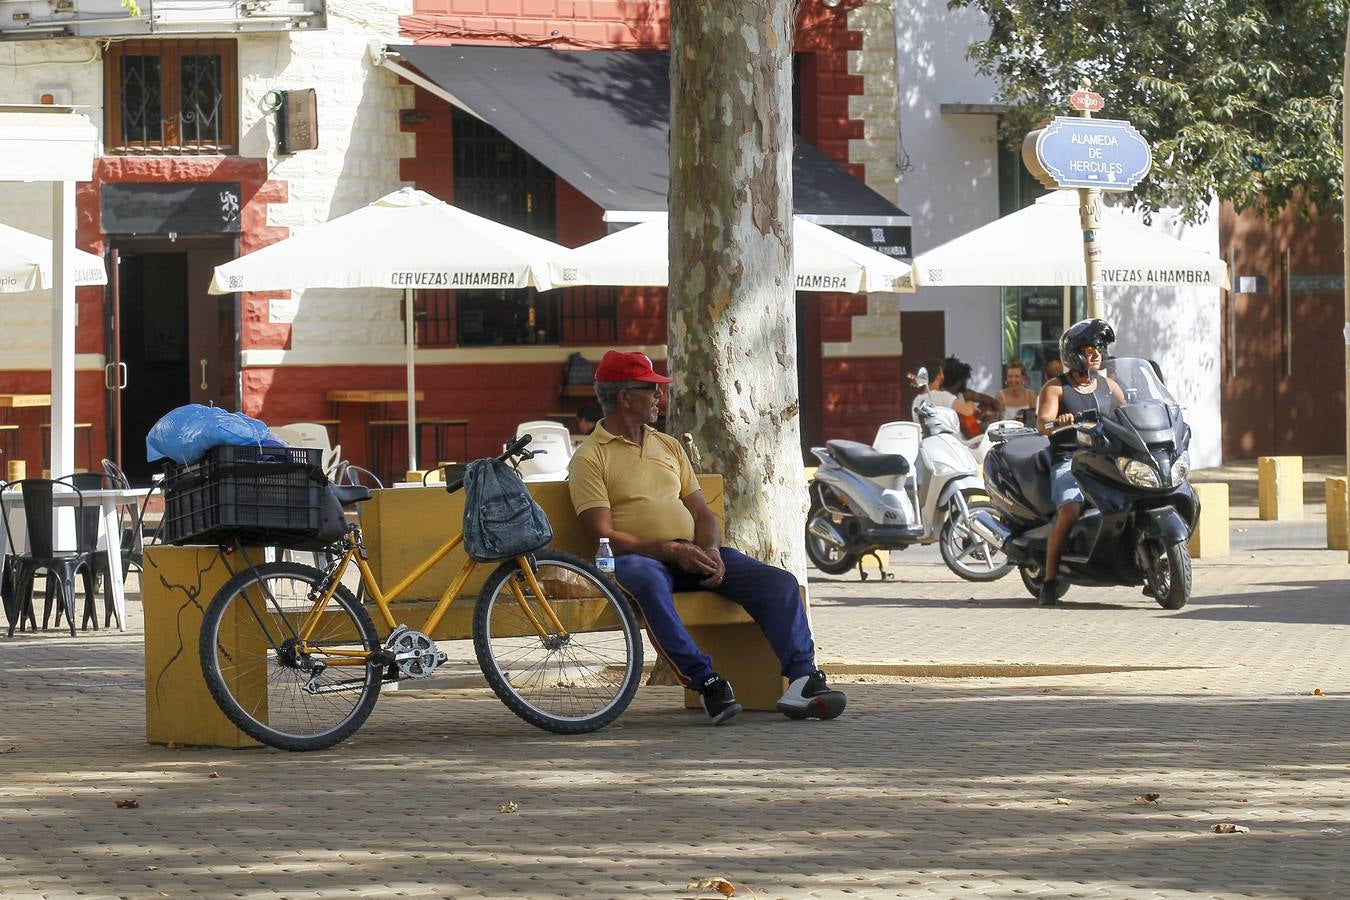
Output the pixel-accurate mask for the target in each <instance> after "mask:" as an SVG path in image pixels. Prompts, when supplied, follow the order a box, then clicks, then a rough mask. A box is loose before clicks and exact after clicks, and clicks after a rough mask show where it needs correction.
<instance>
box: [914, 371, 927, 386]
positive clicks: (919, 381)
mask: <svg viewBox="0 0 1350 900" xmlns="http://www.w3.org/2000/svg"><path fill="white" fill-rule="evenodd" d="M914 385H915V387H921V388H922V387H928V368H927V367H926V366H919V371H917V372H915V373H914Z"/></svg>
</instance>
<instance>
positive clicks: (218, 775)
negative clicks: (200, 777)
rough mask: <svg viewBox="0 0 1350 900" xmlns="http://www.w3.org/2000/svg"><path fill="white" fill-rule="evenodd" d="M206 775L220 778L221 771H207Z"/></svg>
mask: <svg viewBox="0 0 1350 900" xmlns="http://www.w3.org/2000/svg"><path fill="white" fill-rule="evenodd" d="M206 777H207V778H219V777H220V773H219V772H207V773H206Z"/></svg>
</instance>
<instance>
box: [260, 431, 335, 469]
mask: <svg viewBox="0 0 1350 900" xmlns="http://www.w3.org/2000/svg"><path fill="white" fill-rule="evenodd" d="M271 431H272V434H273V435H274V436H275V437H276V439H277V440H279V441H281V442H282V443H283V444H285V445H286V446H287V447H310V448H313V449H316V450H319V451H320V452H321V455H320V457H319V467H320V468H322V469H323V470H324V472H332V471H333V467H334V466H336V465H337V462H338V458H339V457H338V454H339V453H340V452H341V451H342V445H341V444H338V445H337V446H336V447H333V446H330V445H329V443H328V429H327V428H325V427H323V426H322V425H319V424H318V423H315V422H292V423H291V424H289V425H276V426H273V427H272V428H271Z"/></svg>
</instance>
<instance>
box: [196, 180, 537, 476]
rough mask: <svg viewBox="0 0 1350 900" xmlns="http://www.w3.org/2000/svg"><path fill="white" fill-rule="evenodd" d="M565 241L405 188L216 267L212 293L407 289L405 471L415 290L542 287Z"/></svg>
mask: <svg viewBox="0 0 1350 900" xmlns="http://www.w3.org/2000/svg"><path fill="white" fill-rule="evenodd" d="M562 250H563V247H562V246H561V245H559V244H555V243H553V242H552V241H546V240H544V239H543V238H537V237H535V236H534V235H531V234H527V233H525V232H523V231H520V230H518V229H515V228H511V227H509V226H506V225H503V224H501V223H500V222H494V221H492V220H491V219H485V218H483V217H482V216H476V215H474V214H473V213H470V212H465V211H464V210H462V209H459V208H457V207H454V206H451V205H450V204H448V203H446V202H445V201H443V200H439V199H437V198H436V197H433V196H432V195H430V194H428V193H425V192H424V191H418V190H414V189H412V188H403V189H402V190H398V191H395V192H394V193H392V194H388V195H386V196H384V197H381V198H380V199H379V200H376V201H375V202H374V203H371V204H370V205H369V206H364V207H362V208H361V209H358V210H356V211H354V212H350V213H347V214H346V215H345V216H338V217H337V218H336V219H332V220H330V221H328V222H325V223H323V224H322V225H316V226H315V227H313V228H310V229H308V230H307V231H303V232H301V233H300V234H297V235H294V236H292V237H289V238H286V239H285V240H281V241H277V242H276V243H275V244H270V245H268V246H267V247H264V248H263V249H261V250H257V251H254V252H253V253H249V254H247V255H246V256H241V257H239V258H238V259H236V260H233V261H232V262H228V263H225V264H224V265H222V266H216V271H215V277H214V278H212V280H211V293H213V294H231V293H234V292H236V291H283V290H303V289H305V288H396V289H399V290H402V291H403V292H404V302H405V304H406V306H407V309H406V315H405V319H406V327H407V350H408V359H407V366H408V462H409V465H408V468H409V469H415V468H416V467H417V464H416V445H417V441H416V437H417V434H416V431H417V426H416V419H417V415H416V408H417V405H416V401H415V399H414V398H415V393H416V384H415V376H414V372H413V360H414V350H415V349H416V348H415V347H414V338H413V299H412V292H413V291H414V290H418V289H423V288H430V289H442V290H454V289H457V288H458V289H464V290H474V289H482V288H526V287H534V288H538V289H539V290H548V289H549V288H550V287H551V286H552V285H551V284H550V283H549V280H548V259H549V258H550V257H552V256H554V255H556V254H557V253H559V252H561V251H562Z"/></svg>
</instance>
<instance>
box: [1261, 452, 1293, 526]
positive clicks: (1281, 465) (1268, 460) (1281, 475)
mask: <svg viewBox="0 0 1350 900" xmlns="http://www.w3.org/2000/svg"><path fill="white" fill-rule="evenodd" d="M1256 478H1257V484H1256V487H1257V507H1258V515H1259V517H1260V518H1262V519H1265V520H1271V519H1278V520H1281V521H1298V520H1300V519H1302V518H1303V457H1301V456H1263V457H1261V458H1260V459H1258V460H1257V461H1256Z"/></svg>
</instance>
